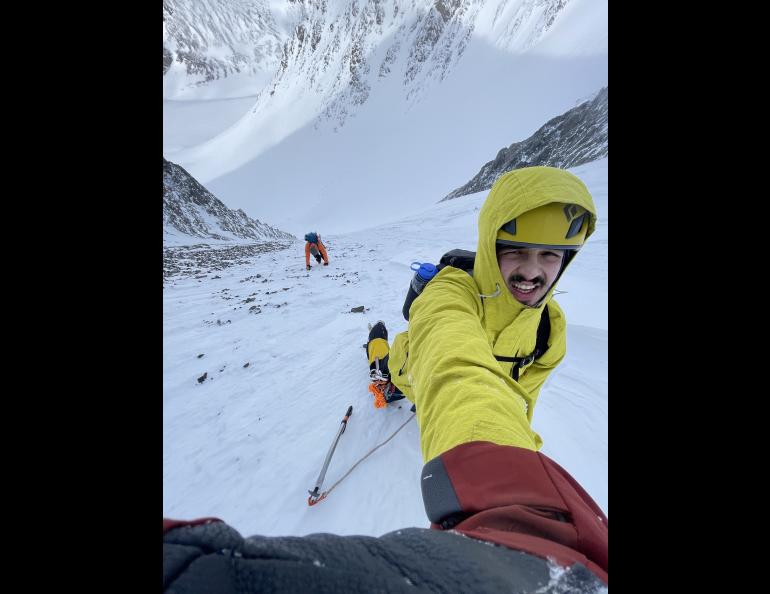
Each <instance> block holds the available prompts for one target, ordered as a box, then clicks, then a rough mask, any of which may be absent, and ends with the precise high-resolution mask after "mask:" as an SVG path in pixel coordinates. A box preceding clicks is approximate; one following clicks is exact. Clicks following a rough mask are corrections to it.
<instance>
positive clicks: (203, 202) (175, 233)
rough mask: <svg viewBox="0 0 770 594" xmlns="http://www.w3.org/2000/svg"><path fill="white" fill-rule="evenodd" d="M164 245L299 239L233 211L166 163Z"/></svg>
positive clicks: (193, 180)
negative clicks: (204, 241) (203, 241)
mask: <svg viewBox="0 0 770 594" xmlns="http://www.w3.org/2000/svg"><path fill="white" fill-rule="evenodd" d="M163 237H164V243H190V242H191V241H190V240H192V242H196V240H197V242H198V243H200V240H201V239H205V240H209V241H210V240H214V241H238V240H251V241H266V240H283V241H284V242H286V241H293V240H295V239H296V238H295V237H294V236H293V235H291V234H289V233H286V232H285V231H281V230H279V229H276V228H275V227H271V226H270V225H268V224H267V223H262V222H260V221H259V220H254V219H251V218H249V217H248V216H247V215H246V213H245V212H243V211H242V210H240V209H239V210H235V211H234V210H230V209H229V208H227V207H226V206H225V205H224V204H223V203H222V202H221V201H220V200H219V199H218V198H217V197H216V196H214V194H212V193H211V192H209V191H208V190H207V189H206V188H204V187H203V186H202V185H201V184H200V183H198V181H197V180H196V179H195V178H194V177H192V176H191V175H190V174H189V173H187V171H185V170H184V168H183V167H180V166H179V165H176V164H175V163H171V162H170V161H166V159H163Z"/></svg>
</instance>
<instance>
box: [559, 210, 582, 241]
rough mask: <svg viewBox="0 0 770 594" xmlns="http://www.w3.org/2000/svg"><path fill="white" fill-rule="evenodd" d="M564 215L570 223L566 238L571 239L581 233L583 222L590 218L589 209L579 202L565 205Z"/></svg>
mask: <svg viewBox="0 0 770 594" xmlns="http://www.w3.org/2000/svg"><path fill="white" fill-rule="evenodd" d="M564 216H565V217H567V221H568V222H569V224H570V225H569V229H567V234H566V235H565V236H564V239H569V238H570V237H574V236H575V235H577V234H578V233H580V230H581V229H582V228H583V223H584V222H585V221H586V219H587V218H588V211H587V210H585V209H584V208H582V207H580V206H578V205H577V204H567V205H565V206H564Z"/></svg>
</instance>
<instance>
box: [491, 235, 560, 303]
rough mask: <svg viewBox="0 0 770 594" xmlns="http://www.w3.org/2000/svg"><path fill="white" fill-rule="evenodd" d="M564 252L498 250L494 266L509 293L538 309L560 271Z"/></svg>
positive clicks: (552, 250) (511, 248)
mask: <svg viewBox="0 0 770 594" xmlns="http://www.w3.org/2000/svg"><path fill="white" fill-rule="evenodd" d="M563 259H564V250H554V249H535V248H518V247H508V246H505V247H503V246H500V247H498V248H497V263H498V264H499V265H500V273H501V274H502V275H503V280H504V281H505V285H506V286H507V287H508V290H509V291H510V292H511V294H512V295H513V297H514V298H515V299H516V300H517V301H519V302H520V303H523V304H524V305H529V306H533V305H537V303H538V302H539V301H540V300H541V299H542V298H543V297H544V296H545V295H546V293H548V290H549V289H550V288H551V285H552V284H553V283H554V281H555V280H556V277H557V276H558V274H559V271H560V270H561V263H562V260H563Z"/></svg>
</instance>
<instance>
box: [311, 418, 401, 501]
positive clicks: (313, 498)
mask: <svg viewBox="0 0 770 594" xmlns="http://www.w3.org/2000/svg"><path fill="white" fill-rule="evenodd" d="M415 414H416V413H413V414H412V416H411V417H409V418H408V419H407V420H406V421H404V422H403V423H402V424H401V426H400V427H399V428H398V429H396V430H395V431H394V432H393V434H392V435H391V436H390V437H388V439H386V440H385V441H383V442H382V443H381V444H379V445H377V446H375V447H374V448H372V449H371V450H369V452H368V453H367V454H366V455H365V456H364V457H363V458H361V459H360V460H359V461H358V462H356V463H355V464H353V466H351V467H350V470H348V471H347V472H346V473H345V474H344V475H342V478H341V479H340V480H338V481H337V482H336V483H334V484H333V485H332V486H331V487H329V488H328V489H327V490H326V491H324V492H323V493H320V494H317V495H314V494H313V493H311V494H310V497H308V499H307V504H308V505H315V504H316V503H318V502H319V501H321V500H322V499H326V497H327V496H328V495H329V494H330V493H331V492H332V491H333V490H334V488H335V487H336V486H337V485H339V484H340V483H341V482H342V481H344V480H345V479H346V478H347V477H348V475H349V474H350V473H351V472H353V470H354V469H355V468H356V466H358V465H359V464H361V462H363V461H364V460H366V459H367V458H368V457H369V456H371V455H372V454H373V453H374V452H376V451H377V450H378V449H380V448H381V447H382V446H384V445H385V444H386V443H388V442H389V441H390V440H391V439H393V438H394V437H395V436H396V434H397V433H398V432H399V431H401V430H402V429H403V428H404V427H406V424H407V423H408V422H409V421H411V420H412V419H413V418H414V417H415ZM316 491H317V489H316Z"/></svg>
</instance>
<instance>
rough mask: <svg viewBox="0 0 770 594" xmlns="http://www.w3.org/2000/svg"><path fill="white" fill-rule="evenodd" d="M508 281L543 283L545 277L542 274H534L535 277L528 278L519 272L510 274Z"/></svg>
mask: <svg viewBox="0 0 770 594" xmlns="http://www.w3.org/2000/svg"><path fill="white" fill-rule="evenodd" d="M508 282H509V283H521V282H525V283H533V284H539V285H544V284H545V277H544V276H536V277H535V278H532V279H530V278H524V277H523V276H521V275H520V274H512V275H511V276H509V277H508Z"/></svg>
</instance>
